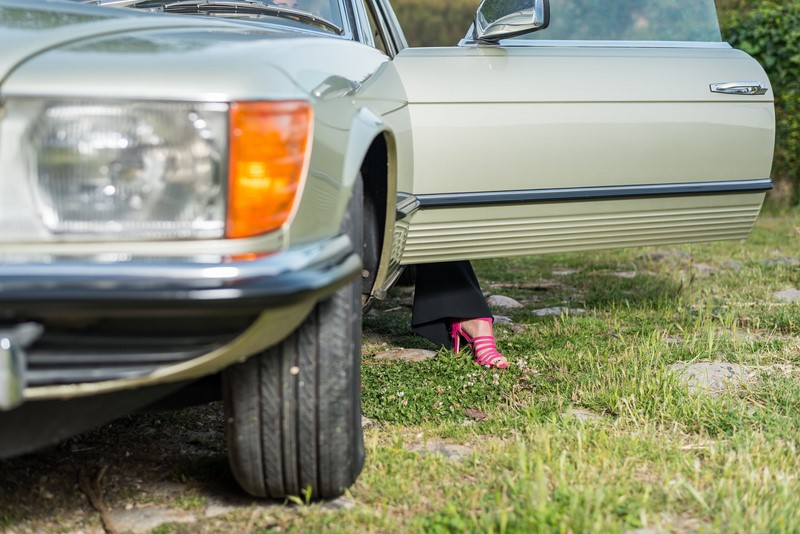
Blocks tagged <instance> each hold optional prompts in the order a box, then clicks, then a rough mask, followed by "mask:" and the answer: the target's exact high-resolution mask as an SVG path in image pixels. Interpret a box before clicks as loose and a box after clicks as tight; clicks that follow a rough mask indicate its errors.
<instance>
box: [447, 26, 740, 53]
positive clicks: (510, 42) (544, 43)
mask: <svg viewBox="0 0 800 534" xmlns="http://www.w3.org/2000/svg"><path fill="white" fill-rule="evenodd" d="M470 28H472V27H471V26H470ZM498 44H499V45H500V46H502V47H505V48H528V47H533V48H536V47H540V48H552V47H563V48H705V49H729V48H732V47H731V45H730V44H728V43H725V42H722V41H719V42H717V41H578V40H575V41H572V40H547V39H541V40H536V39H503V40H501V41H500V42H499V43H498ZM458 45H459V46H487V45H486V44H481V43H479V42H476V41H474V40H472V38H471V37H470V36H468V37H466V38H464V39H462V40H461V41H459V43H458ZM491 46H497V45H491Z"/></svg>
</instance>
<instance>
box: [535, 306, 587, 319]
mask: <svg viewBox="0 0 800 534" xmlns="http://www.w3.org/2000/svg"><path fill="white" fill-rule="evenodd" d="M532 313H533V314H534V315H536V316H538V317H552V316H560V315H562V314H567V315H583V314H584V313H586V310H584V309H583V308H566V307H563V306H554V307H552V308H540V309H538V310H533V312H532Z"/></svg>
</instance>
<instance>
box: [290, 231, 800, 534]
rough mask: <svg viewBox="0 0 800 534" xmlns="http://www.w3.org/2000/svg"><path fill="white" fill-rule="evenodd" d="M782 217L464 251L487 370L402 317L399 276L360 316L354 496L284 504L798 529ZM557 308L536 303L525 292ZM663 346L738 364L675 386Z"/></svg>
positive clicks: (796, 437) (793, 364) (526, 523)
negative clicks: (388, 354) (673, 236)
mask: <svg viewBox="0 0 800 534" xmlns="http://www.w3.org/2000/svg"><path fill="white" fill-rule="evenodd" d="M798 225H800V217H797V216H796V215H795V216H792V215H783V216H778V215H764V216H762V217H761V219H760V221H759V224H758V226H757V228H756V230H755V231H754V233H753V235H752V236H751V238H750V239H749V240H747V241H744V242H741V241H740V242H724V243H703V244H692V245H682V246H674V247H666V248H648V249H630V250H622V251H608V252H600V253H591V254H570V255H556V256H541V257H524V258H513V259H505V260H491V261H481V262H476V264H475V267H476V271H477V272H478V275H479V277H480V279H481V281H482V284H483V286H484V290H485V291H486V292H487V293H488V294H498V295H504V296H508V297H512V298H514V299H516V300H517V301H518V302H520V303H521V304H523V307H521V308H517V309H496V310H495V312H496V315H503V316H506V317H507V318H508V319H510V321H511V324H505V325H499V326H498V327H497V333H498V338H499V339H498V341H499V343H498V344H499V346H500V348H501V350H502V351H503V352H504V354H505V355H506V356H507V357H509V359H510V360H511V361H512V362H513V365H512V367H511V368H510V369H508V370H506V371H497V370H492V369H483V368H480V367H478V366H476V365H474V364H473V363H472V362H471V360H470V357H469V355H468V354H459V355H458V356H456V355H454V354H453V353H452V352H449V351H445V350H441V351H439V352H438V353H437V354H436V355H435V356H434V357H432V358H430V359H428V360H425V361H422V362H407V361H402V360H397V359H394V360H392V359H388V360H385V359H376V358H374V357H373V355H374V354H375V353H376V352H380V351H381V350H383V349H386V348H393V347H419V348H428V349H434V350H435V349H436V347H432V346H430V345H428V344H427V342H426V341H424V340H421V339H418V338H414V337H413V336H411V335H410V333H409V308H408V304H409V294H410V291H411V290H410V288H402V287H401V288H397V289H396V290H395V291H394V293H393V298H391V299H389V300H387V301H386V302H384V303H382V304H381V305H380V306H379V307H378V309H377V310H375V311H373V312H371V313H370V314H369V315H368V316H367V317H366V318H365V322H364V328H365V332H364V341H365V343H364V360H363V388H362V394H363V404H364V415H365V416H367V417H368V418H369V419H370V420H371V424H369V425H368V426H367V427H366V429H365V433H366V436H365V439H366V446H367V453H368V459H367V464H366V467H365V469H364V472H363V474H362V475H361V478H360V479H359V481H358V483H357V484H356V485H355V486H354V487H353V488H352V489H351V491H350V498H351V500H352V503H354V504H355V505H354V506H353V507H352V508H349V509H347V510H342V511H338V512H335V513H331V512H330V511H328V510H326V511H321V510H320V509H318V508H316V507H315V506H311V507H308V508H307V509H306V510H304V512H303V513H295V512H289V511H287V512H286V514H285V515H284V516H282V517H281V516H280V514H279V515H278V518H277V524H280V525H282V527H283V528H285V529H293V528H295V529H297V530H303V531H325V530H329V531H338V532H367V531H376V532H379V531H380V532H388V531H406V532H604V533H605V532H636V531H637V530H638V531H639V532H694V531H699V532H759V533H761V532H791V531H795V532H796V531H798V530H800V481H799V480H798V477H799V476H800V459H799V458H798V455H797V447H798V444H799V442H800V410H798V407H800V303H796V302H795V303H791V302H788V303H787V302H783V301H781V300H780V299H779V298H778V297H777V296H776V295H775V293H776V292H779V291H785V290H791V289H800V229H798ZM548 307H550V308H552V307H560V308H562V309H561V312H560V313H559V314H558V315H555V316H543V317H540V316H538V315H536V314H535V313H534V311H535V310H539V309H543V308H548ZM680 362H689V363H697V362H729V363H732V364H737V365H739V366H741V367H740V369H743V370H745V371H746V373H747V375H746V378H745V379H744V380H742V381H740V382H736V383H731V384H728V386H727V387H726V388H725V389H724V390H723V391H722V392H721V393H715V392H713V391H704V390H700V391H691V392H690V390H689V388H688V387H687V385H686V383H684V382H683V381H681V380H680V379H679V378H678V377H677V376H676V374H675V373H674V372H673V371H671V367H670V366H671V365H673V364H676V363H680Z"/></svg>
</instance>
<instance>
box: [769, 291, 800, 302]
mask: <svg viewBox="0 0 800 534" xmlns="http://www.w3.org/2000/svg"><path fill="white" fill-rule="evenodd" d="M772 295H773V296H774V297H775V298H776V299H778V300H780V301H781V302H800V290H798V289H786V290H783V291H776V292H775V293H773V294H772Z"/></svg>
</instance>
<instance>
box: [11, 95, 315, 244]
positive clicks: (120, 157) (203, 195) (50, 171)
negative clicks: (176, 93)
mask: <svg viewBox="0 0 800 534" xmlns="http://www.w3.org/2000/svg"><path fill="white" fill-rule="evenodd" d="M3 107H4V109H3V112H4V114H3V120H2V123H0V141H2V143H1V144H0V149H2V151H3V154H2V157H0V161H2V162H3V173H2V175H0V214H1V213H3V212H5V213H6V217H3V216H2V215H0V241H16V240H42V239H44V240H62V239H82V240H85V239H90V240H93V239H94V240H99V239H186V238H194V239H213V238H220V237H249V236H253V235H258V234H260V233H264V232H268V231H271V230H274V229H276V228H279V227H280V226H281V225H282V224H284V223H285V222H286V220H287V219H288V218H289V217H290V214H291V212H292V210H293V208H294V204H295V200H296V196H297V191H298V190H299V188H300V185H301V182H302V179H303V177H304V174H305V170H306V169H305V167H306V165H307V159H308V158H307V144H308V142H309V139H310V129H311V110H310V106H309V105H308V103H305V102H278V103H271V102H242V103H234V104H226V103H191V102H130V101H111V100H109V101H98V100H91V101H90V100H80V99H74V100H73V99H68V100H67V99H65V100H49V99H9V100H7V101H6V102H4V104H3ZM14 139H16V140H18V141H17V142H18V146H17V147H16V150H14V148H15V147H14V146H13V141H12V140H14ZM12 160H16V165H14V164H12V165H6V163H7V162H9V161H12ZM11 182H13V184H12V183H11ZM14 184H16V185H14ZM20 184H24V186H22V187H21V186H20ZM20 206H28V208H29V209H25V210H22V209H21V208H20ZM22 211H24V212H25V215H22ZM12 213H13V214H14V215H13V216H12V215H11V214H12ZM23 217H28V218H29V220H28V221H27V223H28V224H23V223H22V221H21V218H23ZM12 219H13V220H12ZM6 222H7V223H9V224H5V223H6Z"/></svg>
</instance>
